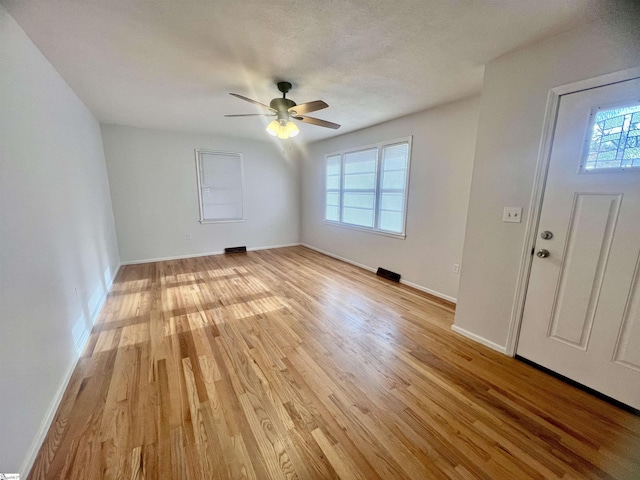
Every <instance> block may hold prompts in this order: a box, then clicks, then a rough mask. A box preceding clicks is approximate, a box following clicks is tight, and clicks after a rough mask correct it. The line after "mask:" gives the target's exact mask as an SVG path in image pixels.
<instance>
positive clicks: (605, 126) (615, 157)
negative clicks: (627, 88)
mask: <svg viewBox="0 0 640 480" xmlns="http://www.w3.org/2000/svg"><path fill="white" fill-rule="evenodd" d="M592 116H593V117H594V118H593V124H592V128H591V129H590V130H591V131H590V135H589V138H587V148H585V152H586V155H585V159H584V161H583V164H582V165H581V169H582V171H584V172H589V171H594V170H597V171H614V170H623V169H627V168H633V169H636V168H639V167H640V105H631V106H625V107H617V108H610V109H608V110H604V109H602V108H597V109H595V110H594V112H593V113H592Z"/></svg>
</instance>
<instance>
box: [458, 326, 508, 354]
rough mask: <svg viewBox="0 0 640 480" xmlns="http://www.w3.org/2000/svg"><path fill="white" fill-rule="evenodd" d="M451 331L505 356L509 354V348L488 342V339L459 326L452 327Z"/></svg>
mask: <svg viewBox="0 0 640 480" xmlns="http://www.w3.org/2000/svg"><path fill="white" fill-rule="evenodd" d="M451 330H453V331H454V332H456V333H459V334H460V335H462V336H463V337H467V338H470V339H471V340H473V341H475V342H478V343H480V344H482V345H484V346H485V347H489V348H491V349H492V350H495V351H497V352H500V353H503V354H505V355H506V354H507V347H504V346H502V345H498V344H497V343H494V342H492V341H491V340H487V339H486V338H484V337H481V336H480V335H476V334H475V333H472V332H470V331H468V330H465V329H464V328H460V327H458V326H457V325H451Z"/></svg>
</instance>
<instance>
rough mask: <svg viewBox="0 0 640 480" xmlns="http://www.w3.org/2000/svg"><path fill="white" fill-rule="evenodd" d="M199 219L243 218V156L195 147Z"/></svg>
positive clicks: (202, 220)
mask: <svg viewBox="0 0 640 480" xmlns="http://www.w3.org/2000/svg"><path fill="white" fill-rule="evenodd" d="M196 160H197V161H196V165H197V171H198V197H199V200H200V222H203V223H206V222H225V221H227V222H228V221H240V220H244V215H243V192H242V183H243V178H242V155H241V154H239V153H225V152H208V151H204V150H196Z"/></svg>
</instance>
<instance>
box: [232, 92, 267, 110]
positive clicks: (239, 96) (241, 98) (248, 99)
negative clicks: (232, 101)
mask: <svg viewBox="0 0 640 480" xmlns="http://www.w3.org/2000/svg"><path fill="white" fill-rule="evenodd" d="M229 95H233V96H234V97H237V98H239V99H240V100H244V101H245V102H249V103H253V104H255V105H260V106H261V107H263V108H267V109H269V110H273V108H271V107H270V106H269V105H265V104H264V103H260V102H257V101H255V100H251V99H250V98H247V97H243V96H242V95H238V94H237V93H230V94H229ZM273 111H275V110H273Z"/></svg>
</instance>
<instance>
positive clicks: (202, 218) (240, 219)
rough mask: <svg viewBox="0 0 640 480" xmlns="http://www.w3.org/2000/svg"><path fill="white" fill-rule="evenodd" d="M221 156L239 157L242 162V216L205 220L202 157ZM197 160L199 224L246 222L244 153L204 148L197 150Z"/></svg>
mask: <svg viewBox="0 0 640 480" xmlns="http://www.w3.org/2000/svg"><path fill="white" fill-rule="evenodd" d="M203 154H208V155H221V156H231V157H237V158H238V161H239V162H240V212H241V215H240V216H239V217H237V218H235V217H234V218H220V219H210V218H205V216H204V205H203V203H202V187H203V185H202V155H203ZM195 159H196V177H197V185H196V186H197V189H198V207H199V220H198V221H199V222H200V223H201V224H205V223H238V222H244V221H246V217H245V208H244V203H245V198H244V197H245V195H244V158H243V155H242V153H240V152H224V151H219V150H207V149H204V148H196V149H195Z"/></svg>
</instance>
